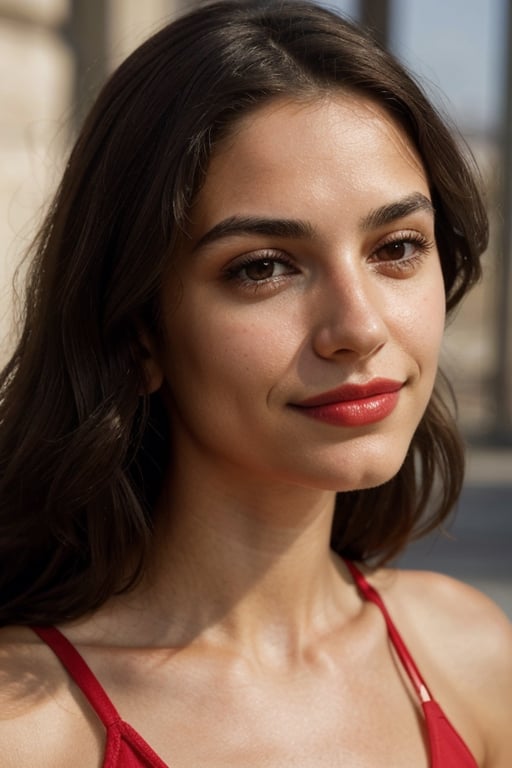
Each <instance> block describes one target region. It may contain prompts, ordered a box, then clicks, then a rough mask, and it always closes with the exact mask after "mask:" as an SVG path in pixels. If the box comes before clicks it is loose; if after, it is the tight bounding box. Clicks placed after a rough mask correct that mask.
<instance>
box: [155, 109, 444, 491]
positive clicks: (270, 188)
mask: <svg viewBox="0 0 512 768" xmlns="http://www.w3.org/2000/svg"><path fill="white" fill-rule="evenodd" d="M177 273H178V274H179V278H180V280H181V283H182V289H181V290H182V293H181V299H180V302H179V304H178V306H176V300H175V296H176V285H175V279H171V280H170V281H169V284H168V285H167V286H166V287H165V289H164V292H163V310H164V340H163V344H162V345H161V353H160V355H159V357H158V358H157V360H156V363H157V366H158V368H157V371H158V375H157V379H156V381H158V377H159V376H161V377H162V378H163V382H164V384H163V390H162V391H163V394H164V398H165V401H166V403H167V405H168V408H169V413H170V418H171V424H172V430H173V435H174V451H173V453H174V455H175V457H176V458H177V461H178V463H179V462H180V461H184V462H187V465H188V466H191V465H190V462H192V466H195V467H196V469H197V472H198V473H201V471H202V470H206V469H208V470H210V471H211V470H212V468H213V470H215V471H216V472H217V474H218V475H221V474H225V476H226V477H228V478H229V476H231V477H233V473H236V475H235V476H236V477H237V478H238V479H239V480H240V479H241V478H242V479H243V477H244V476H246V477H247V479H248V480H249V479H250V481H251V482H252V483H253V482H254V481H258V480H259V481H261V482H262V483H275V484H278V485H283V484H284V485H289V484H293V485H301V486H307V487H315V488H323V489H330V490H348V489H356V488H363V487H370V486H374V485H377V484H380V483H383V482H385V481H386V480H388V479H390V478H391V477H392V476H393V475H394V474H395V473H396V472H397V471H398V469H399V468H400V465H401V464H402V461H403V460H404V457H405V454H406V451H407V447H408V445H409V442H410V440H411V438H412V436H413V433H414V430H415V429H416V426H417V425H418V422H419V421H420V418H421V416H422V414H423V412H424V410H425V407H426V405H427V402H428V400H429V397H430V394H431V391H432V387H433V383H434V377H435V374H436V367H437V360H438V351H439V346H440V342H441V336H442V332H443V326H444V307H445V298H444V288H443V280H442V275H441V269H440V263H439V256H438V252H437V249H436V244H435V240H434V214H433V209H432V206H431V204H430V194H429V186H428V181H427V178H426V176H425V172H424V169H423V167H422V163H421V161H420V159H419V157H418V154H417V152H416V151H415V149H414V148H413V147H412V145H411V143H410V142H409V140H408V139H407V137H406V136H405V135H404V133H403V132H402V130H401V129H400V128H399V127H398V126H397V125H396V124H395V123H394V122H393V121H392V120H391V118H390V117H388V116H387V114H386V113H384V112H382V111H381V109H380V108H379V107H378V106H376V105H375V104H373V103H372V102H370V101H366V100H363V99H361V98H358V97H354V96H349V95H343V94H340V95H332V96H331V97H329V98H321V99H319V100H318V101H313V102H308V103H302V102H295V101H290V100H284V99H283V100H276V101H274V102H272V103H269V104H267V105H266V106H263V107H260V108H259V109H257V110H255V111H254V112H253V113H251V114H249V115H248V116H246V117H245V118H244V119H243V120H241V121H240V122H239V123H238V124H237V125H236V129H235V130H233V131H232V133H231V135H230V136H229V137H228V138H227V139H224V140H223V141H222V142H221V143H220V144H219V145H218V146H217V148H216V150H215V152H214V154H213V157H212V159H211V163H210V166H209V169H208V173H207V177H206V181H205V184H204V186H203V187H202V189H201V191H200V193H199V195H198V197H197V201H196V203H195V205H194V207H193V210H192V213H191V229H190V240H189V241H188V242H187V243H186V244H185V245H184V247H183V249H182V252H181V253H180V254H179V259H178V266H177ZM194 463H195V464H194Z"/></svg>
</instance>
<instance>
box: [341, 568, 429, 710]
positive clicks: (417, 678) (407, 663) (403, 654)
mask: <svg viewBox="0 0 512 768" xmlns="http://www.w3.org/2000/svg"><path fill="white" fill-rule="evenodd" d="M344 563H345V565H346V566H347V568H348V569H349V571H350V573H351V575H352V578H353V579H354V582H355V584H356V586H357V588H358V590H359V592H360V593H361V595H362V597H364V598H365V600H368V601H370V602H372V603H374V604H375V605H376V606H377V607H378V608H379V610H380V611H381V613H382V615H383V617H384V621H385V622H386V625H387V628H388V633H389V637H390V638H391V642H392V643H393V647H394V648H395V650H396V652H397V654H398V658H399V659H400V661H401V662H402V665H403V667H404V669H405V671H406V672H407V675H408V677H409V679H410V681H411V683H412V684H413V686H414V688H415V690H416V692H417V694H418V697H419V699H420V701H422V702H425V701H431V699H432V696H431V694H430V691H429V689H428V687H427V685H426V684H425V681H424V679H423V677H422V675H421V673H420V671H419V669H418V667H417V666H416V663H415V661H414V659H413V658H412V656H411V654H410V653H409V651H408V649H407V646H406V645H405V643H404V641H403V640H402V638H401V636H400V634H399V633H398V630H397V628H396V627H395V625H394V623H393V620H392V619H391V616H390V615H389V613H388V609H387V608H386V606H385V604H384V602H383V600H382V598H381V596H380V595H379V593H378V592H377V590H376V589H375V588H374V587H372V585H371V584H369V583H368V581H367V580H366V578H365V577H364V576H363V574H362V573H361V571H360V570H359V568H357V567H356V566H355V565H354V563H352V562H351V561H350V560H344Z"/></svg>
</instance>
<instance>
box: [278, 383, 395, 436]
mask: <svg viewBox="0 0 512 768" xmlns="http://www.w3.org/2000/svg"><path fill="white" fill-rule="evenodd" d="M403 386H404V382H403V381H393V380H391V379H373V380H372V381H370V382H368V383H367V384H361V385H359V384H345V385H343V386H341V387H338V388H337V389H334V390H330V391H329V392H324V393H322V394H320V395H316V396H314V397H311V398H307V399H306V400H302V401H301V402H300V403H294V404H293V405H292V407H293V408H295V409H297V410H299V411H300V412H301V413H303V414H304V415H305V416H309V417H310V418H312V419H317V420H318V421H323V422H325V423H326V424H332V425H333V426H337V427H361V426H365V425H366V424H375V423H376V422H379V421H382V420H383V419H385V418H386V417H387V416H389V415H390V414H391V413H392V412H393V411H394V409H395V407H396V406H397V404H398V400H399V397H400V390H401V389H402V387H403Z"/></svg>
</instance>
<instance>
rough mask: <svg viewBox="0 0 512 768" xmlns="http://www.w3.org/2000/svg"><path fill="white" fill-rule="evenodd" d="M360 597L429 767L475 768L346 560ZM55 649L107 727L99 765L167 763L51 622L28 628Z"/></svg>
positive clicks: (162, 767) (125, 767)
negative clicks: (419, 730)
mask: <svg viewBox="0 0 512 768" xmlns="http://www.w3.org/2000/svg"><path fill="white" fill-rule="evenodd" d="M346 565H347V567H348V569H349V570H350V573H351V574H352V577H353V579H354V581H355V583H356V585H357V588H358V589H359V592H360V594H361V596H362V597H363V598H364V599H365V600H369V601H371V602H372V603H375V605H376V606H377V607H378V608H379V609H380V611H381V612H382V615H383V617H384V620H385V622H386V625H387V628H388V634H389V638H390V640H391V643H392V644H393V647H394V648H395V651H396V653H397V656H398V658H399V659H400V661H401V663H402V665H403V667H404V669H405V671H406V673H407V675H408V677H409V679H410V680H411V682H412V685H413V686H414V689H415V691H416V693H417V696H418V699H419V701H420V702H421V706H422V708H423V713H424V716H425V724H426V731H427V736H428V745H429V750H430V768H478V766H477V763H476V761H475V759H474V758H473V756H472V755H471V753H470V751H469V749H468V748H467V746H466V745H465V744H464V742H463V741H462V739H461V737H460V736H459V734H458V733H457V732H456V730H455V729H454V728H453V726H452V725H451V723H450V722H449V721H448V720H447V718H446V717H445V715H444V714H443V711H442V710H441V707H440V706H439V704H437V702H435V701H434V699H433V698H432V696H431V695H430V692H429V690H428V688H427V686H426V684H425V682H424V680H423V678H422V676H421V674H420V672H419V670H418V668H417V666H416V664H415V663H414V660H413V658H412V656H411V655H410V653H409V651H408V650H407V648H406V646H405V644H404V642H403V640H402V638H401V637H400V635H399V634H398V631H397V629H396V627H395V625H394V624H393V622H392V620H391V618H390V616H389V613H388V611H387V609H386V606H385V605H384V603H383V601H382V598H381V597H380V595H379V593H378V592H377V591H376V590H375V589H374V588H373V587H372V586H371V585H370V584H369V583H368V582H367V580H366V579H365V577H364V576H363V574H362V573H361V572H360V571H359V569H358V568H356V566H355V565H354V564H353V563H351V562H346ZM32 629H33V630H34V632H35V633H36V634H37V635H39V637H40V638H41V640H43V641H44V642H45V643H46V644H47V645H48V646H49V647H50V648H51V649H52V651H53V652H54V653H55V655H56V656H57V658H58V659H59V660H60V662H61V664H62V665H63V666H64V667H65V669H66V670H67V671H68V673H69V675H70V677H71V678H72V679H73V680H74V682H75V683H76V685H77V686H78V687H79V688H80V690H81V691H82V693H83V694H84V695H85V697H86V698H87V699H88V701H89V703H90V704H91V706H92V708H93V709H94V711H95V712H96V714H97V715H98V717H99V719H100V720H101V722H102V723H103V725H104V726H105V729H106V732H107V740H106V748H105V756H104V758H103V768H169V767H168V766H167V765H166V763H164V761H163V760H162V759H161V758H160V757H158V755H157V754H156V752H155V751H154V750H153V749H151V747H150V746H149V744H148V743H147V742H146V741H144V739H143V738H142V736H140V735H139V734H138V733H137V731H136V730H135V729H134V728H132V726H131V725H129V724H128V723H125V722H124V720H122V719H121V717H120V715H119V714H118V712H117V710H116V708H115V707H114V705H113V704H112V702H111V701H110V699H109V697H108V696H107V694H106V693H105V691H104V690H103V688H102V687H101V685H100V684H99V682H98V680H97V679H96V678H95V676H94V675H93V673H92V672H91V670H90V669H89V667H88V666H87V664H86V663H85V661H84V660H83V659H82V657H81V656H80V654H79V653H78V651H77V650H76V648H74V646H73V645H71V643H70V642H69V640H67V639H66V638H65V637H64V635H63V634H62V633H61V632H59V630H58V629H55V628H54V627H32Z"/></svg>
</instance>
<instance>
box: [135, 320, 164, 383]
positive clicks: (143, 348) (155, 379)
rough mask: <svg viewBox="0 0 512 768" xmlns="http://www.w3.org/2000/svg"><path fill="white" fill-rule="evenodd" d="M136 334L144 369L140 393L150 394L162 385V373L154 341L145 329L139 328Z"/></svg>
mask: <svg viewBox="0 0 512 768" xmlns="http://www.w3.org/2000/svg"><path fill="white" fill-rule="evenodd" d="M138 336H139V354H140V359H141V363H142V369H143V371H144V385H143V390H142V391H141V395H151V394H153V392H156V391H157V390H158V389H160V387H161V386H162V384H163V380H164V375H163V371H162V368H161V366H160V363H159V361H158V355H157V347H156V344H155V341H154V340H153V339H152V338H151V337H150V336H149V334H148V333H147V332H146V331H143V330H140V329H139V332H138Z"/></svg>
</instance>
